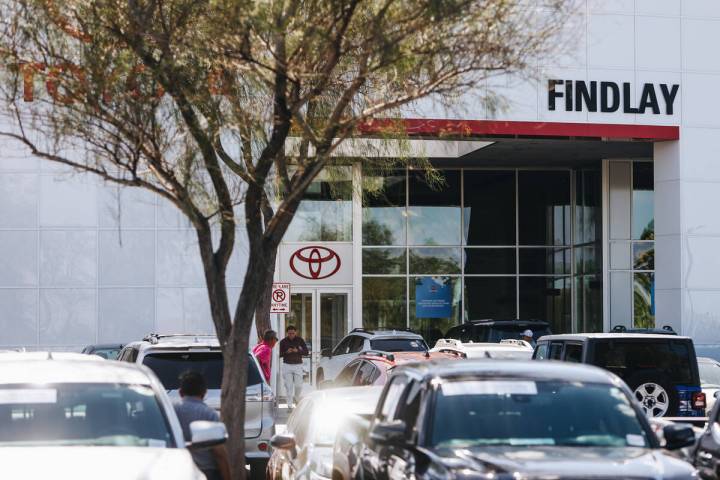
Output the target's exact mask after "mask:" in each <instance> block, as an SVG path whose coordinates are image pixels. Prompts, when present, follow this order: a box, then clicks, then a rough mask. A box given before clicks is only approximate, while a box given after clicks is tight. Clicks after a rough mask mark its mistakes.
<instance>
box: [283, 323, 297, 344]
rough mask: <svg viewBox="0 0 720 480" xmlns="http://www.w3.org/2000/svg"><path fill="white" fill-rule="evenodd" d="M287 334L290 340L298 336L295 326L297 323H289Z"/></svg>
mask: <svg viewBox="0 0 720 480" xmlns="http://www.w3.org/2000/svg"><path fill="white" fill-rule="evenodd" d="M285 334H286V335H287V337H288V338H289V339H290V340H292V339H293V338H295V337H296V336H297V328H295V325H288V326H287V328H286V329H285Z"/></svg>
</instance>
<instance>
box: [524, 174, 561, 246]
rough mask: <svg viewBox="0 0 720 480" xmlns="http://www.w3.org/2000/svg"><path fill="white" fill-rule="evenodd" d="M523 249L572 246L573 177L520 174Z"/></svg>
mask: <svg viewBox="0 0 720 480" xmlns="http://www.w3.org/2000/svg"><path fill="white" fill-rule="evenodd" d="M518 199H519V208H518V216H519V228H520V232H519V238H520V245H569V244H570V240H571V235H570V228H571V225H572V216H571V211H572V208H570V173H569V172H567V171H554V172H548V171H520V172H518Z"/></svg>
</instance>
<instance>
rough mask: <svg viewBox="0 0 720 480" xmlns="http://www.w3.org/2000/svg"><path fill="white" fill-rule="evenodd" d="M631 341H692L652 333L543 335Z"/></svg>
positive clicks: (567, 338) (546, 336)
mask: <svg viewBox="0 0 720 480" xmlns="http://www.w3.org/2000/svg"><path fill="white" fill-rule="evenodd" d="M591 338H597V339H611V340H612V339H615V340H617V339H621V338H625V339H631V340H663V341H668V340H692V339H691V338H690V337H681V336H679V335H662V334H652V333H574V334H566V335H543V336H542V337H540V340H541V341H546V340H585V339H591Z"/></svg>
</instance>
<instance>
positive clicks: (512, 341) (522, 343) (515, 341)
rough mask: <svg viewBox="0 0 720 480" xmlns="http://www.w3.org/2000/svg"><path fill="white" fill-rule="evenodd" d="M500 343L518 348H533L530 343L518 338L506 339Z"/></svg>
mask: <svg viewBox="0 0 720 480" xmlns="http://www.w3.org/2000/svg"><path fill="white" fill-rule="evenodd" d="M500 343H501V344H504V345H517V346H518V347H527V348H532V345H530V343H528V342H526V341H525V340H520V339H517V338H506V339H504V340H500Z"/></svg>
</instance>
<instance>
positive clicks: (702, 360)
mask: <svg viewBox="0 0 720 480" xmlns="http://www.w3.org/2000/svg"><path fill="white" fill-rule="evenodd" d="M697 361H698V362H700V363H717V364H718V365H720V362H718V361H717V360H715V359H714V358H710V357H697Z"/></svg>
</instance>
